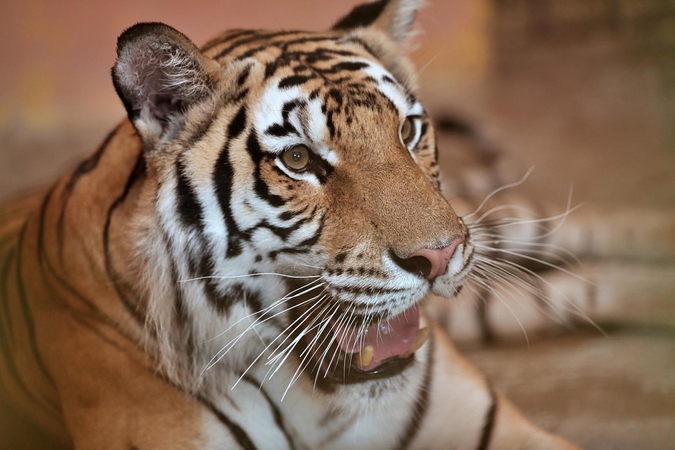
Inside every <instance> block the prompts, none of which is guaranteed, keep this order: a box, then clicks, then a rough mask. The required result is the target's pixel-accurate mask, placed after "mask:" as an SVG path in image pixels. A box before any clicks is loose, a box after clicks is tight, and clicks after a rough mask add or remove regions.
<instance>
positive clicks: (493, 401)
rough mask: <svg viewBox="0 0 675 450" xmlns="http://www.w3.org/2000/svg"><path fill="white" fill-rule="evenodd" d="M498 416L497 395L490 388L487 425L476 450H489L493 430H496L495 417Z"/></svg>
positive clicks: (484, 426)
mask: <svg viewBox="0 0 675 450" xmlns="http://www.w3.org/2000/svg"><path fill="white" fill-rule="evenodd" d="M496 416H497V394H495V392H494V390H493V389H492V388H490V407H489V408H488V410H487V413H486V414H485V424H484V425H483V431H482V432H481V435H480V441H479V442H478V447H476V450H487V449H488V447H489V446H490V438H492V430H493V429H494V428H495V417H496Z"/></svg>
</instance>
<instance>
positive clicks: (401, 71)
mask: <svg viewBox="0 0 675 450" xmlns="http://www.w3.org/2000/svg"><path fill="white" fill-rule="evenodd" d="M420 3H421V2H420V1H419V0H378V1H374V2H370V3H365V4H362V5H360V6H357V7H355V8H354V9H353V10H352V11H351V12H350V13H348V14H347V15H346V16H344V17H343V18H342V19H340V20H339V21H338V22H337V23H336V25H335V26H334V27H333V28H332V29H330V30H329V31H326V32H304V31H294V30H290V31H261V30H240V29H237V30H230V31H226V32H223V33H221V34H220V35H218V36H216V37H215V38H213V39H212V40H210V41H208V42H207V43H206V44H205V45H203V46H202V47H201V48H198V47H197V46H196V45H195V44H194V43H193V42H192V41H191V40H189V39H188V38H187V37H186V36H185V35H183V34H181V33H180V32H178V31H177V30H175V29H173V28H171V27H170V26H168V25H165V24H161V23H140V24H137V25H134V26H132V27H131V28H129V29H127V30H126V31H124V32H123V33H122V35H121V36H120V37H119V39H118V42H117V60H116V62H115V65H114V66H113V68H112V79H113V85H114V87H115V90H116V92H117V94H118V95H119V97H120V99H121V101H122V103H123V105H124V107H125V109H126V112H127V116H128V117H127V118H126V119H125V120H124V121H123V122H122V123H121V124H120V125H119V126H117V127H116V128H115V129H114V130H113V131H112V132H110V134H109V135H108V136H107V137H106V138H105V140H104V142H103V143H102V144H101V145H100V147H99V148H98V149H97V150H96V151H95V153H93V154H92V155H91V156H89V157H88V158H87V159H85V160H84V161H83V162H81V163H80V164H79V165H78V166H77V167H76V168H75V169H74V170H73V171H72V172H71V173H69V174H67V175H66V176H64V177H63V178H61V179H60V180H59V181H58V182H57V183H56V184H55V185H53V187H52V188H51V189H49V190H48V191H47V192H46V193H41V194H36V195H34V196H31V197H28V198H25V199H22V200H20V201H19V202H16V203H14V204H11V205H9V206H7V207H5V208H4V209H3V210H2V212H1V213H0V218H1V220H2V222H1V224H0V255H1V259H0V261H1V266H0V287H1V288H2V289H0V291H1V292H0V299H1V300H2V313H1V314H0V317H1V319H2V335H1V339H0V343H1V344H2V350H3V356H2V361H1V363H0V367H1V368H2V370H0V375H1V376H2V378H1V379H0V381H1V384H0V393H1V395H2V397H3V398H5V399H6V401H7V403H8V404H9V405H11V406H12V408H13V410H14V411H15V412H16V414H17V415H18V416H20V417H22V418H23V419H25V421H26V422H27V423H32V424H35V425H36V426H37V427H39V428H40V429H41V430H43V432H44V433H45V434H46V435H47V436H48V437H49V439H50V440H51V442H53V445H54V446H56V447H58V448H73V447H74V448H78V449H89V448H91V449H100V448H124V449H144V448H180V449H191V448H194V449H203V448H233V449H234V448H242V449H284V448H288V449H347V448H368V449H408V448H411V449H412V448H443V449H446V448H453V449H498V448H502V449H516V448H521V449H526V448H531V449H574V448H577V447H576V446H575V445H574V444H572V443H570V442H567V441H565V440H563V439H561V438H559V437H556V436H554V435H553V434H551V433H549V432H547V431H546V430H544V429H542V428H540V427H538V426H536V425H534V424H533V423H532V422H530V421H528V420H527V419H526V418H525V417H524V416H523V415H522V414H521V413H520V412H519V411H518V410H517V409H516V408H515V406H514V405H513V404H512V403H510V402H509V401H508V400H507V399H506V398H505V397H504V396H502V395H501V394H500V393H499V392H497V391H496V390H495V389H494V388H493V387H492V386H491V384H490V383H489V382H488V381H487V380H486V379H485V377H484V376H482V375H481V374H480V373H479V372H478V370H477V369H475V368H474V367H473V366H472V365H470V364H469V363H468V362H467V361H466V360H465V359H464V358H463V357H462V356H460V354H459V353H458V352H457V350H455V348H454V347H453V346H452V345H451V343H450V341H449V340H448V338H447V336H446V334H445V333H444V331H443V330H442V328H441V326H439V325H438V324H437V323H436V322H435V321H434V318H433V317H432V315H431V314H430V313H429V311H428V310H427V308H426V304H425V303H424V302H423V300H424V298H425V297H427V296H429V295H432V296H435V297H436V298H437V299H438V298H442V299H443V300H442V301H444V302H446V303H447V302H451V301H452V299H453V298H454V297H456V296H457V295H458V294H459V293H460V291H462V287H463V286H464V285H465V284H466V282H467V280H469V278H470V277H471V274H472V273H473V272H474V271H475V270H476V268H477V267H479V266H480V264H478V262H479V259H480V258H484V257H485V255H484V254H481V252H482V251H483V250H481V249H482V247H481V245H480V242H479V239H478V238H476V233H474V231H473V228H472V226H471V225H469V224H467V221H465V220H464V219H462V218H461V217H460V216H459V215H457V214H456V213H455V211H454V209H453V208H452V207H451V206H450V204H449V202H448V201H447V200H446V199H445V198H444V197H443V195H442V194H441V191H440V188H441V182H440V174H439V166H438V152H439V150H438V143H437V139H436V136H435V131H434V123H433V121H432V120H431V118H430V116H429V114H428V112H427V111H426V110H425V109H424V107H423V106H422V105H421V103H420V102H419V100H418V99H417V97H416V95H415V89H416V87H415V86H414V79H415V76H414V68H413V65H412V63H411V62H410V61H409V59H408V58H407V56H406V55H405V53H404V52H403V51H402V50H401V49H402V48H403V47H404V44H405V42H406V41H407V40H408V39H409V37H410V34H411V32H412V31H411V30H412V27H413V22H414V18H415V15H416V12H417V10H418V8H419V6H420Z"/></svg>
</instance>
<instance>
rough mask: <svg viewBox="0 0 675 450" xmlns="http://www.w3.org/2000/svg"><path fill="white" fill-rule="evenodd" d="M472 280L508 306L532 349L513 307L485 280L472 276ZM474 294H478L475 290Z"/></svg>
mask: <svg viewBox="0 0 675 450" xmlns="http://www.w3.org/2000/svg"><path fill="white" fill-rule="evenodd" d="M470 278H471V280H472V281H473V282H475V283H477V284H480V285H481V286H483V287H484V288H485V289H486V290H487V291H488V292H491V293H492V295H494V296H495V297H496V298H498V299H499V301H501V302H502V304H503V305H504V306H506V309H508V310H509V312H510V313H511V315H512V316H513V318H514V319H516V322H518V326H519V327H520V329H521V330H522V331H523V335H524V336H525V342H527V347H528V348H529V347H530V338H529V336H528V335H527V330H525V327H524V326H523V323H522V322H521V321H520V319H519V318H518V315H517V314H516V313H515V312H514V311H513V309H511V306H509V303H508V302H507V301H506V300H505V299H504V298H503V297H502V296H501V295H500V294H499V293H498V292H497V291H496V290H495V289H494V288H493V287H492V286H491V285H490V284H489V283H486V282H485V281H483V280H481V279H480V278H477V277H472V276H470ZM474 293H476V292H475V290H474ZM476 295H478V296H480V297H481V298H482V299H483V302H484V303H485V304H487V301H486V300H485V298H483V296H482V295H481V294H478V293H476Z"/></svg>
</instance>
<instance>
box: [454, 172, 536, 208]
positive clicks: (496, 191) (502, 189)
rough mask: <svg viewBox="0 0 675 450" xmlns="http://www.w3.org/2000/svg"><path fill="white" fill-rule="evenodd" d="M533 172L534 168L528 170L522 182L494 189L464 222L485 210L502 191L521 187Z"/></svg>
mask: <svg viewBox="0 0 675 450" xmlns="http://www.w3.org/2000/svg"><path fill="white" fill-rule="evenodd" d="M533 170H534V166H532V167H530V168H529V169H528V170H527V172H526V173H525V175H523V177H522V178H521V179H520V180H518V181H516V182H513V183H509V184H505V185H504V186H501V187H498V188H497V189H494V190H493V191H492V192H490V193H489V194H488V195H487V196H486V197H485V199H483V201H482V202H481V204H480V205H479V206H478V208H476V210H475V211H474V212H472V213H471V214H468V215H466V216H464V220H467V219H470V218H471V217H473V216H475V215H476V214H477V213H478V211H480V210H481V209H483V206H485V204H486V203H487V202H488V201H489V200H490V199H491V198H492V197H494V196H495V195H496V194H498V193H500V192H502V191H505V190H507V189H511V188H514V187H518V186H520V185H521V184H523V183H524V182H525V180H527V179H528V178H529V176H530V174H531V173H532V171H533Z"/></svg>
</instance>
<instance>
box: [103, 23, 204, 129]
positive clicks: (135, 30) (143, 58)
mask: <svg viewBox="0 0 675 450" xmlns="http://www.w3.org/2000/svg"><path fill="white" fill-rule="evenodd" d="M112 76H113V83H114V85H115V89H116V90H117V93H118V95H119V96H120V98H121V99H122V102H123V103H124V106H125V108H126V110H127V114H128V115H129V119H131V121H132V123H133V124H134V126H135V127H136V129H137V130H138V131H139V134H140V135H141V137H142V138H144V141H148V142H154V141H156V140H157V139H158V138H160V137H165V138H166V137H167V134H171V135H173V134H175V133H176V132H177V131H178V127H179V126H180V125H181V124H182V119H183V116H184V114H185V111H186V110H187V109H188V108H189V107H190V106H191V105H193V104H195V103H197V102H200V101H202V100H203V99H204V98H205V97H207V96H209V95H210V94H212V93H213V92H214V90H215V85H216V83H217V70H216V63H215V62H214V61H213V60H210V59H208V58H206V57H205V56H204V55H202V54H201V53H200V52H199V50H198V49H197V47H196V46H195V45H194V44H193V43H192V41H190V40H189V39H188V38H187V37H185V35H183V34H181V33H179V32H178V31H176V30H175V29H173V28H171V27H169V26H167V25H164V24H161V23H140V24H137V25H134V26H133V27H131V28H129V29H128V30H126V31H125V32H124V33H122V35H121V36H120V37H119V39H118V41H117V62H116V63H115V66H114V67H113V69H112ZM168 137H171V136H168Z"/></svg>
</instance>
